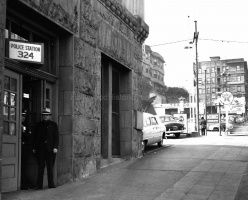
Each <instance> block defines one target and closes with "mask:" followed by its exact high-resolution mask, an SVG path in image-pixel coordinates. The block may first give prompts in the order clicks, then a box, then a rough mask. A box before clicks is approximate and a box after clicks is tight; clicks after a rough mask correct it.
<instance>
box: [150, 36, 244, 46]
mask: <svg viewBox="0 0 248 200" xmlns="http://www.w3.org/2000/svg"><path fill="white" fill-rule="evenodd" d="M198 40H207V41H212V42H226V43H243V44H245V43H248V41H235V40H216V39H204V38H198ZM186 41H191V40H189V39H187V40H178V41H174V42H167V43H162V44H156V45H149V46H150V47H156V46H163V45H169V44H175V43H181V42H186Z"/></svg>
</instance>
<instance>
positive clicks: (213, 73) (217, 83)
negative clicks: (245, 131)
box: [198, 56, 248, 115]
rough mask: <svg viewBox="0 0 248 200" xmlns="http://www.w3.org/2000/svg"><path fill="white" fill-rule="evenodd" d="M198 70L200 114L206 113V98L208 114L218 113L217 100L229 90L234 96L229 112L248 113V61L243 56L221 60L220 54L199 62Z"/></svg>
mask: <svg viewBox="0 0 248 200" xmlns="http://www.w3.org/2000/svg"><path fill="white" fill-rule="evenodd" d="M198 70H199V71H198V77H199V79H198V81H199V105H200V109H199V111H200V114H204V109H205V98H206V99H207V114H216V113H217V106H216V101H217V99H218V98H219V97H220V95H221V93H223V92H225V91H227V92H231V93H232V94H233V96H234V102H233V105H232V106H231V108H230V111H229V113H230V114H241V113H242V114H243V115H246V113H247V106H246V103H245V102H247V90H248V87H247V84H248V82H247V79H248V76H247V62H246V61H244V59H243V58H240V59H225V60H221V59H220V57H218V56H216V57H210V61H202V62H199V67H198ZM222 113H223V114H224V113H225V111H224V110H222Z"/></svg>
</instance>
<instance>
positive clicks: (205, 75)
mask: <svg viewBox="0 0 248 200" xmlns="http://www.w3.org/2000/svg"><path fill="white" fill-rule="evenodd" d="M204 71H205V120H206V133H205V135H207V126H208V118H207V69H205V70H204Z"/></svg>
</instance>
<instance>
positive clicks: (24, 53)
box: [18, 51, 34, 59]
mask: <svg viewBox="0 0 248 200" xmlns="http://www.w3.org/2000/svg"><path fill="white" fill-rule="evenodd" d="M18 58H32V59H34V54H33V53H28V52H27V51H18Z"/></svg>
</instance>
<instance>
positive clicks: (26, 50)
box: [8, 40, 44, 64]
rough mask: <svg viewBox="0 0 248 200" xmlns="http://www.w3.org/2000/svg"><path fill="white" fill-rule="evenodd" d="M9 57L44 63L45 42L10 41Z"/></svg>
mask: <svg viewBox="0 0 248 200" xmlns="http://www.w3.org/2000/svg"><path fill="white" fill-rule="evenodd" d="M8 54H9V58H11V59H14V60H19V61H23V62H31V63H36V64H43V63H44V44H43V43H30V42H23V41H17V40H9V41H8Z"/></svg>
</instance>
